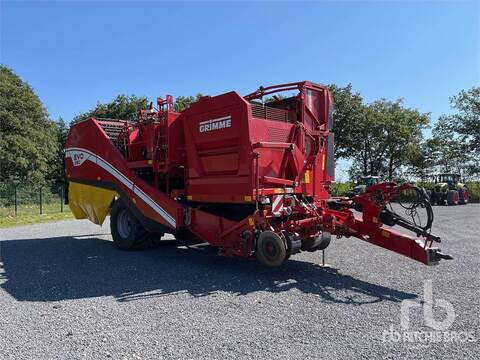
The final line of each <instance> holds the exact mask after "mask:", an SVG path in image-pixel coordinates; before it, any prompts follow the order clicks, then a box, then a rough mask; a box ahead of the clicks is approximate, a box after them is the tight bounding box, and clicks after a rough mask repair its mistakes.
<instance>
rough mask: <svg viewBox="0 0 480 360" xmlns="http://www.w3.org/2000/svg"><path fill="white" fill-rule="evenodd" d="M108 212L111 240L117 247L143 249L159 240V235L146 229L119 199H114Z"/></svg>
mask: <svg viewBox="0 0 480 360" xmlns="http://www.w3.org/2000/svg"><path fill="white" fill-rule="evenodd" d="M110 214H111V215H110V230H111V232H112V237H113V242H114V244H115V246H116V247H118V248H119V249H121V250H137V249H143V248H147V247H152V246H154V245H156V244H158V242H159V241H160V236H159V235H156V234H153V233H149V232H148V231H146V230H145V228H144V227H143V226H142V224H141V223H140V222H139V221H138V220H137V219H136V218H135V216H134V215H133V214H132V213H131V212H130V211H129V210H128V208H127V207H126V206H125V205H124V204H123V203H122V201H121V200H117V201H115V203H114V204H113V206H112V211H111V213H110Z"/></svg>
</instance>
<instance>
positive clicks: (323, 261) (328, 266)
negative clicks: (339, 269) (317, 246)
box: [320, 250, 331, 268]
mask: <svg viewBox="0 0 480 360" xmlns="http://www.w3.org/2000/svg"><path fill="white" fill-rule="evenodd" d="M320 267H323V268H330V267H331V266H330V264H326V263H325V250H322V264H321V265H320Z"/></svg>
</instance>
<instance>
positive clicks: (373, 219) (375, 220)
mask: <svg viewBox="0 0 480 360" xmlns="http://www.w3.org/2000/svg"><path fill="white" fill-rule="evenodd" d="M372 221H373V222H374V223H375V224H378V218H376V217H375V216H374V217H373V218H372Z"/></svg>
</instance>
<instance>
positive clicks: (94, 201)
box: [68, 182, 117, 225]
mask: <svg viewBox="0 0 480 360" xmlns="http://www.w3.org/2000/svg"><path fill="white" fill-rule="evenodd" d="M116 194H117V192H116V191H114V190H109V189H104V188H100V187H97V186H92V185H85V184H80V183H76V182H70V184H69V186H68V205H69V206H70V210H72V213H73V215H74V216H75V218H76V219H89V220H90V221H91V222H93V223H94V224H98V225H102V224H103V222H104V220H105V217H106V216H107V214H108V213H109V212H110V205H111V204H112V201H113V198H114V197H115V195H116Z"/></svg>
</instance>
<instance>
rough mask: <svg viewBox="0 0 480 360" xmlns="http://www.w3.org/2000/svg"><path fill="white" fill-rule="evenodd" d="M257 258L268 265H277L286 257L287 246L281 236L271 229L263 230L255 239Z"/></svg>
mask: <svg viewBox="0 0 480 360" xmlns="http://www.w3.org/2000/svg"><path fill="white" fill-rule="evenodd" d="M255 256H256V257H257V260H258V261H259V262H260V263H262V264H263V265H266V266H269V267H278V266H280V265H282V264H283V262H284V261H285V259H286V258H287V248H286V246H285V242H284V241H283V240H282V238H281V237H280V236H279V235H278V234H277V233H275V232H273V231H264V232H262V233H261V234H260V236H259V237H258V240H257V250H256V251H255Z"/></svg>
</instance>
